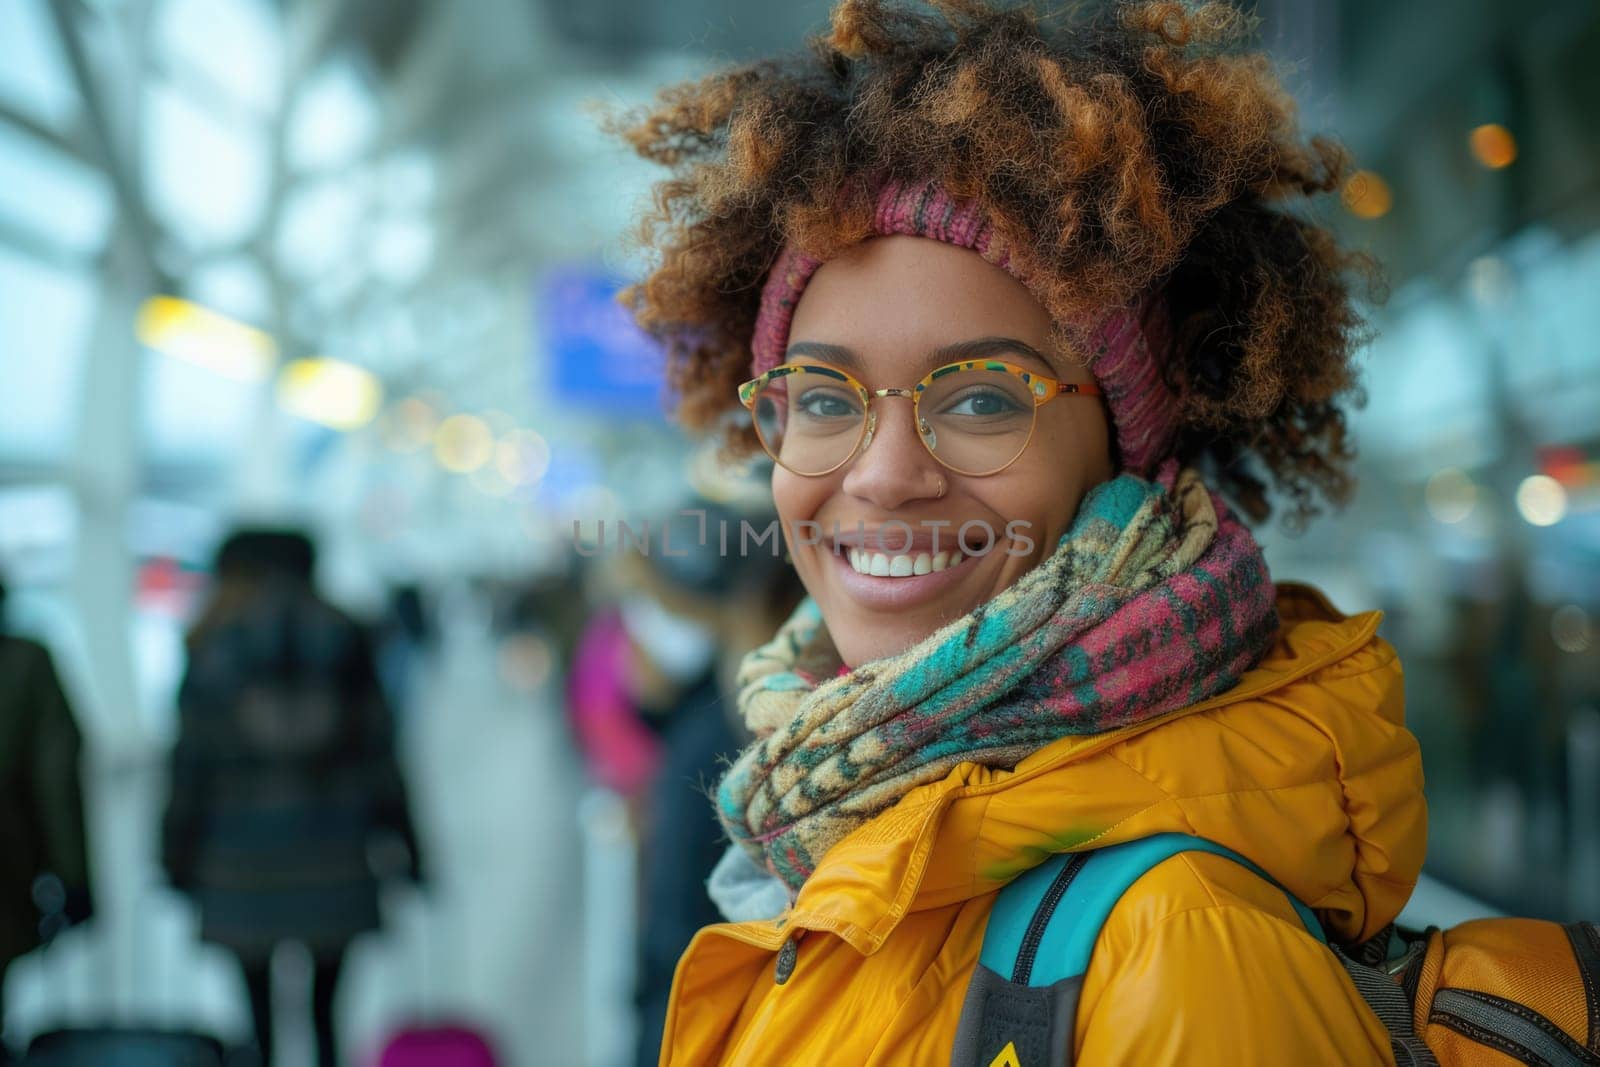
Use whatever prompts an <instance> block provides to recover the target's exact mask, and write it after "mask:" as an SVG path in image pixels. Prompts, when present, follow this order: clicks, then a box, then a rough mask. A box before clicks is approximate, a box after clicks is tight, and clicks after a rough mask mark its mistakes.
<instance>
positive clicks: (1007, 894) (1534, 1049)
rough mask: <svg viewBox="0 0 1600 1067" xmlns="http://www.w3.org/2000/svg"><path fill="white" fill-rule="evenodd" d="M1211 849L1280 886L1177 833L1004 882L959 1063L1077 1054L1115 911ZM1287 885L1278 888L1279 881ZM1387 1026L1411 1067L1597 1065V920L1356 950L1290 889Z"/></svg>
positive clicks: (1210, 845)
mask: <svg viewBox="0 0 1600 1067" xmlns="http://www.w3.org/2000/svg"><path fill="white" fill-rule="evenodd" d="M1180 852H1210V853H1213V854H1215V855H1219V856H1224V857H1226V858H1228V859H1231V860H1233V861H1234V862H1236V863H1238V864H1240V865H1242V866H1244V867H1246V868H1248V869H1249V870H1250V871H1252V872H1253V873H1254V874H1256V875H1257V876H1258V877H1260V878H1262V879H1264V880H1265V881H1267V882H1268V883H1270V884H1272V885H1277V882H1276V881H1274V880H1273V879H1272V877H1271V876H1270V875H1268V874H1267V873H1266V872H1265V871H1263V870H1262V869H1261V868H1260V867H1258V866H1257V865H1256V864H1254V863H1252V862H1250V861H1249V860H1248V859H1246V858H1245V857H1243V856H1241V855H1239V854H1238V853H1236V852H1234V851H1232V850H1231V849H1228V848H1224V847H1223V846H1221V845H1218V844H1216V843H1215V842H1212V841H1207V840H1205V839H1204V838H1199V837H1192V836H1190V835H1188V834H1179V833H1167V834H1157V835H1155V836H1153V837H1147V838H1143V839H1141V840H1138V841H1129V842H1127V843H1125V844H1121V845H1112V846H1110V847H1107V848H1102V849H1098V850H1095V851H1090V852H1073V853H1062V854H1059V855H1056V856H1053V857H1052V858H1051V859H1050V860H1049V861H1048V862H1046V863H1043V864H1041V865H1040V866H1038V867H1035V868H1034V869H1032V870H1030V871H1028V872H1027V873H1025V874H1023V875H1022V876H1021V877H1019V878H1017V879H1016V880H1015V881H1013V882H1012V883H1011V884H1009V885H1007V886H1006V887H1005V888H1004V889H1002V890H1001V891H1000V893H999V895H998V897H997V898H996V900H995V904H994V908H993V910H992V911H991V912H990V915H989V923H988V927H987V928H986V930H985V932H984V939H983V949H982V952H981V954H980V956H979V961H978V966H977V968H976V969H975V970H974V971H973V976H972V981H971V983H970V984H969V985H968V987H967V996H966V1000H965V1002H964V1003H963V1005H962V1009H961V1019H960V1023H959V1025H958V1028H957V1031H956V1040H955V1045H954V1047H953V1049H952V1054H951V1060H950V1062H951V1065H952V1067H1062V1065H1063V1064H1071V1063H1072V1062H1073V1055H1074V1050H1073V1031H1074V1024H1075V1020H1076V1016H1077V1005H1078V996H1079V993H1080V992H1081V990H1082V987H1083V975H1084V972H1085V971H1086V970H1088V966H1089V956H1090V953H1091V952H1092V951H1093V949H1094V943H1095V941H1096V939H1097V938H1098V937H1099V936H1100V929H1101V927H1102V926H1104V925H1105V921H1106V918H1107V917H1108V916H1109V915H1110V914H1111V909H1112V908H1113V907H1115V906H1116V903H1117V901H1118V900H1120V899H1121V897H1122V895H1123V893H1124V892H1126V891H1127V889H1128V887H1129V886H1131V885H1133V883H1134V882H1136V881H1138V880H1139V878H1140V877H1142V876H1143V875H1144V874H1145V873H1146V872H1147V871H1149V870H1150V869H1151V868H1153V867H1155V866H1156V865H1157V864H1159V863H1161V862H1162V861H1163V860H1166V859H1169V858H1171V857H1172V856H1175V855H1177V854H1178V853H1180ZM1279 888H1280V889H1282V887H1281V886H1279ZM1284 893H1285V896H1287V897H1288V898H1289V901H1290V903H1291V904H1293V905H1294V908H1295V910H1296V911H1297V912H1298V913H1299V915H1300V918H1301V921H1302V922H1304V923H1305V927H1306V930H1307V932H1308V933H1310V934H1311V936H1313V937H1315V938H1316V939H1317V940H1318V941H1321V942H1323V943H1324V944H1327V945H1328V947H1329V949H1330V950H1331V951H1332V952H1333V954H1334V956H1335V957H1336V958H1338V960H1339V962H1340V963H1341V964H1342V965H1343V966H1344V968H1345V970H1346V971H1347V972H1348V973H1349V974H1350V977H1351V980H1352V981H1353V982H1354V984H1355V987H1356V990H1357V991H1358V992H1359V993H1360V994H1361V996H1362V998H1363V999H1364V1000H1365V1001H1366V1002H1367V1004H1368V1006H1369V1007H1371V1008H1372V1010H1373V1013H1374V1014H1375V1015H1377V1017H1378V1018H1379V1020H1380V1021H1382V1022H1383V1024H1384V1026H1385V1028H1386V1029H1387V1030H1388V1031H1389V1037H1390V1045H1391V1048H1392V1050H1393V1052H1394V1056H1395V1061H1396V1063H1397V1064H1399V1065H1400V1067H1413V1065H1414V1067H1436V1065H1440V1064H1442V1065H1445V1067H1451V1065H1457V1064H1490V1063H1504V1062H1505V1058H1506V1057H1510V1058H1511V1059H1512V1060H1513V1061H1516V1062H1520V1063H1528V1064H1548V1065H1551V1067H1569V1065H1571V1067H1600V928H1597V927H1596V926H1595V924H1594V923H1569V924H1566V925H1562V924H1559V923H1553V922H1546V921H1543V920H1537V919H1478V920H1474V921H1472V922H1466V923H1462V924H1460V925H1459V926H1454V927H1451V928H1450V929H1449V930H1440V929H1438V928H1436V927H1430V928H1429V929H1427V930H1425V931H1422V932H1420V933H1419V932H1413V931H1409V930H1400V929H1397V928H1395V927H1394V926H1392V925H1391V926H1390V927H1388V928H1386V929H1385V930H1383V931H1382V932H1381V933H1380V934H1379V935H1378V936H1377V937H1374V938H1372V939H1371V940H1370V941H1368V942H1365V943H1363V944H1362V945H1359V946H1355V947H1354V948H1352V949H1350V950H1348V951H1347V950H1345V949H1343V948H1341V947H1340V946H1339V945H1336V944H1333V943H1330V942H1328V940H1327V938H1326V936H1325V935H1324V934H1323V931H1322V925H1321V923H1320V922H1318V921H1317V918H1316V915H1315V914H1314V913H1313V912H1312V911H1311V909H1310V908H1308V907H1306V906H1305V905H1304V904H1303V903H1301V902H1300V901H1298V900H1296V899H1294V897H1293V896H1292V895H1290V894H1289V893H1288V892H1287V891H1284Z"/></svg>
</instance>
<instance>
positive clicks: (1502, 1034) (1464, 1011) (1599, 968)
mask: <svg viewBox="0 0 1600 1067" xmlns="http://www.w3.org/2000/svg"><path fill="white" fill-rule="evenodd" d="M1375 940H1376V939H1375ZM1369 944H1370V943H1369ZM1388 944H1389V947H1390V948H1392V949H1395V950H1398V951H1394V952H1390V953H1386V954H1385V955H1386V956H1387V958H1385V959H1383V960H1382V962H1377V961H1373V962H1371V963H1368V962H1361V961H1360V960H1358V959H1351V958H1350V957H1348V956H1344V957H1343V959H1344V963H1345V966H1346V968H1347V969H1348V970H1349V971H1350V973H1351V977H1352V978H1354V979H1355V983H1356V988H1357V989H1359V990H1360V991H1361V994H1362V996H1363V997H1365V998H1366V1000H1367V1002H1368V1003H1369V1004H1371V1006H1372V1007H1373V1010H1374V1011H1376V1012H1377V1014H1378V1017H1379V1018H1380V1019H1382V1020H1383V1022H1384V1024H1385V1025H1386V1026H1387V1027H1388V1028H1389V1032H1390V1035H1391V1036H1392V1037H1393V1038H1394V1039H1395V1053H1396V1059H1397V1060H1398V1061H1399V1063H1401V1064H1402V1065H1404V1064H1406V1063H1408V1062H1410V1063H1413V1064H1418V1065H1425V1064H1428V1063H1430V1061H1431V1062H1437V1063H1439V1064H1441V1065H1443V1067H1455V1065H1458V1064H1459V1065H1470V1067H1477V1065H1480V1064H1481V1065H1485V1067H1487V1065H1490V1064H1494V1065H1503V1064H1517V1063H1523V1064H1550V1065H1553V1067H1567V1065H1569V1064H1571V1065H1582V1067H1600V928H1597V927H1596V926H1595V924H1594V923H1587V922H1582V923H1567V924H1565V925H1563V924H1560V923H1553V922H1545V921H1543V920H1540V919H1477V920H1474V921H1472V922H1465V923H1462V924H1460V925H1459V926H1452V927H1451V928H1450V929H1448V930H1440V929H1438V928H1437V927H1431V928H1429V929H1428V930H1426V931H1424V932H1423V933H1421V934H1409V933H1405V932H1401V933H1398V934H1395V935H1393V936H1392V938H1391V939H1390V940H1389V942H1388ZM1373 954H1374V953H1372V952H1371V951H1370V950H1369V951H1367V952H1365V953H1360V954H1358V955H1362V956H1365V957H1366V958H1368V959H1370V957H1371V955H1373ZM1342 955H1343V954H1341V956H1342ZM1397 993H1398V994H1399V996H1396V994H1397Z"/></svg>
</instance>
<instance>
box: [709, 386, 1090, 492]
mask: <svg viewBox="0 0 1600 1067" xmlns="http://www.w3.org/2000/svg"><path fill="white" fill-rule="evenodd" d="M1099 395H1100V389H1099V387H1098V386H1094V385H1087V384H1083V385H1080V384H1078V383H1076V382H1058V381H1056V380H1055V379H1053V378H1046V377H1044V376H1043V375H1039V374H1035V373H1033V372H1032V371H1028V370H1023V369H1022V368H1021V367H1017V366H1013V365H1012V364H1010V363H1006V362H1003V361H1000V360H993V359H977V360H963V361H961V362H958V363H948V364H946V365H945V366H943V367H940V368H938V369H937V370H935V371H933V372H932V373H930V374H929V375H928V376H927V377H926V378H924V379H922V380H921V381H920V382H918V383H917V384H916V385H915V386H913V387H912V388H910V389H875V390H874V389H868V388H867V387H866V386H864V385H862V384H861V383H860V382H858V381H856V380H855V379H854V378H852V377H850V375H848V374H846V373H845V372H844V371H842V370H839V369H838V368H837V367H830V366H828V365H827V364H825V363H785V364H783V365H781V366H778V367H774V368H772V369H771V370H769V371H767V372H766V373H765V374H763V375H761V376H760V377H759V378H755V379H753V380H751V381H748V382H745V383H744V384H743V385H741V386H740V387H739V402H740V403H741V404H743V405H744V406H745V407H747V408H749V409H750V415H751V418H752V419H754V421H755V426H756V435H757V436H758V437H759V438H760V439H761V446H762V447H763V448H765V449H766V450H767V454H768V455H770V456H771V457H772V458H773V459H774V460H775V461H776V462H777V463H778V464H779V465H780V466H782V467H783V468H784V469H786V470H789V471H792V472H794V473H795V474H800V475H804V476H806V477H820V476H821V475H824V474H831V473H833V472H834V471H836V470H838V469H839V468H840V467H842V466H843V465H844V464H845V463H847V462H848V461H849V460H850V458H851V457H852V456H854V455H855V454H856V453H857V452H858V451H865V450H866V448H867V446H868V445H870V444H871V443H872V431H873V428H874V427H875V426H876V425H877V414H876V412H875V410H874V409H873V408H872V401H873V399H874V398H876V397H885V396H900V397H905V398H907V399H909V400H910V401H911V415H912V420H913V422H914V424H915V426H916V428H917V437H918V438H919V439H921V441H922V444H923V446H924V447H925V448H927V450H928V453H929V454H930V455H932V456H933V458H934V459H936V460H938V461H939V462H940V463H942V464H944V465H945V466H946V467H948V468H950V469H951V470H953V471H955V472H956V473H957V474H965V475H969V476H973V477H982V476H984V475H988V474H998V473H999V472H1000V471H1002V470H1004V469H1005V468H1007V467H1009V466H1010V465H1011V464H1012V463H1014V462H1015V461H1016V459H1017V457H1018V456H1020V455H1022V452H1023V450H1024V449H1025V448H1027V447H1028V442H1029V441H1030V440H1032V439H1033V428H1034V425H1035V423H1036V421H1037V419H1036V414H1037V412H1038V410H1039V408H1040V407H1041V406H1043V405H1045V404H1048V403H1049V402H1050V401H1052V400H1054V399H1055V398H1056V397H1058V396H1099Z"/></svg>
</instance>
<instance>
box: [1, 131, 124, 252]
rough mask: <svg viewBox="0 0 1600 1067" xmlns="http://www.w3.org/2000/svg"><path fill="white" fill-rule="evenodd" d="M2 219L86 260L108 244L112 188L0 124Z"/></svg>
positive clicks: (70, 160) (84, 168)
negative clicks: (2, 191)
mask: <svg viewBox="0 0 1600 1067" xmlns="http://www.w3.org/2000/svg"><path fill="white" fill-rule="evenodd" d="M0 189H4V190H5V194H4V195H3V196H0V221H4V222H5V223H7V224H9V225H11V226H14V227H16V228H17V229H19V230H22V231H25V232H26V233H28V234H36V235H38V237H39V238H40V239H41V241H42V242H43V243H45V244H49V245H55V246H59V247H61V248H62V249H63V250H65V251H68V252H74V253H78V254H81V255H84V256H89V255H93V254H94V253H95V252H98V251H99V250H100V249H101V248H102V247H103V246H104V245H105V243H106V235H107V233H108V231H109V230H110V227H111V218H112V202H111V190H110V187H109V185H108V183H107V182H106V179H105V177H104V175H102V174H100V173H99V172H98V171H95V170H91V169H90V168H89V167H87V166H85V165H83V164H82V163H79V162H78V161H77V160H75V159H73V158H72V157H70V156H67V155H64V154H62V153H61V152H60V151H58V150H56V149H55V148H52V147H51V146H49V145H47V144H45V143H44V142H42V141H40V140H38V139H37V138H35V137H32V136H30V135H28V134H25V133H19V132H17V131H16V130H15V129H14V128H11V127H8V126H6V125H4V124H0Z"/></svg>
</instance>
